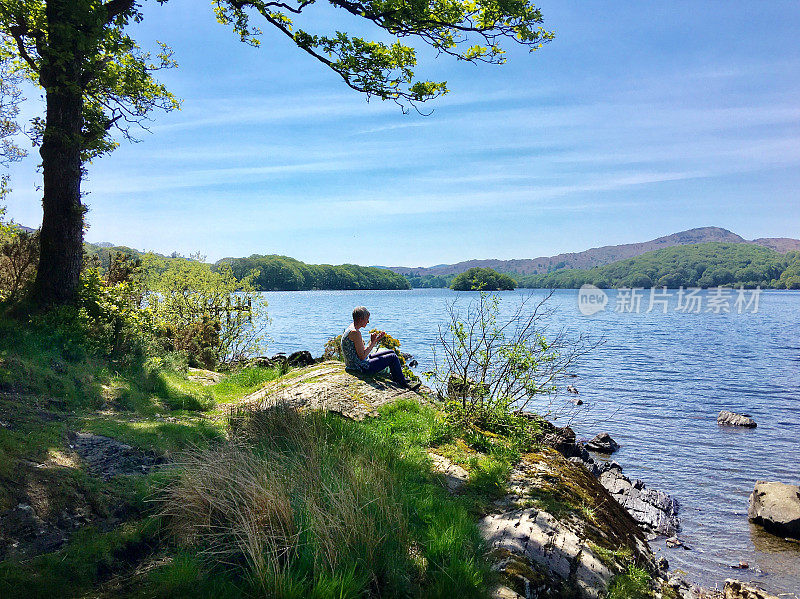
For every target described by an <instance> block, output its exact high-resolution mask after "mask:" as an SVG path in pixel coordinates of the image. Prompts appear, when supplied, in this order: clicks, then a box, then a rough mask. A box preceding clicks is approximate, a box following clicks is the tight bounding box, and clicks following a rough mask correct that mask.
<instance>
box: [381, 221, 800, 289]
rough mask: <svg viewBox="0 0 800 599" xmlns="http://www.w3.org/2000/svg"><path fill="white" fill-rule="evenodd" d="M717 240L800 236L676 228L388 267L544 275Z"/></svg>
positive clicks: (770, 241)
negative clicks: (544, 249) (549, 251)
mask: <svg viewBox="0 0 800 599" xmlns="http://www.w3.org/2000/svg"><path fill="white" fill-rule="evenodd" d="M712 241H720V242H727V243H744V244H751V245H760V246H763V247H767V248H769V249H772V250H775V251H777V252H780V253H783V254H785V253H786V252H789V251H792V250H800V239H794V238H791V237H760V238H758V239H753V240H747V239H745V238H744V237H741V236H740V235H737V234H736V233H734V232H732V231H729V230H728V229H723V228H722V227H697V228H694V229H687V230H686V231H679V232H677V233H672V234H671V235H664V236H662V237H657V238H656V239H651V240H650V241H643V242H638V243H625V244H620V245H605V246H601V247H596V248H590V249H588V250H584V251H582V252H566V253H562V254H556V255H555V256H540V257H538V258H521V259H512V260H500V259H491V258H490V259H482V260H481V259H473V260H465V261H462V262H457V263H455V264H439V265H436V266H428V267H409V266H388V267H386V268H388V269H389V270H391V271H394V272H396V273H399V274H402V275H413V276H420V277H422V276H425V275H432V276H442V275H456V274H460V273H462V272H464V271H466V270H468V269H470V268H473V267H476V266H478V267H481V268H493V269H494V270H496V271H498V272H505V273H512V274H519V275H531V274H544V273H548V272H552V271H554V270H559V269H561V268H591V267H593V266H605V265H606V264H611V263H612V262H617V261H619V260H624V259H626V258H634V257H636V256H640V255H641V254H644V253H647V252H650V251H653V250H658V249H663V248H667V247H674V246H676V245H691V244H695V243H708V242H712Z"/></svg>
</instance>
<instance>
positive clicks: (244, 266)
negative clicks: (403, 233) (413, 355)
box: [216, 254, 411, 291]
mask: <svg viewBox="0 0 800 599" xmlns="http://www.w3.org/2000/svg"><path fill="white" fill-rule="evenodd" d="M222 263H227V264H230V266H231V269H232V270H233V274H234V275H235V276H236V278H238V279H241V278H242V277H245V276H247V274H249V273H250V272H252V271H253V269H258V270H259V275H258V276H257V277H256V278H255V280H254V281H253V285H254V286H255V287H256V289H260V290H261V291H297V290H303V289H411V284H410V283H409V282H408V279H406V278H405V277H404V276H403V275H399V274H397V273H395V272H392V271H391V270H387V269H385V268H375V267H372V266H358V265H356V264H340V265H337V266H334V265H331V264H306V263H305V262H300V261H299V260H295V259H294V258H289V257H287V256H277V255H270V256H261V255H258V254H253V255H252V256H249V257H247V258H223V259H222V260H220V261H219V262H217V264H216V265H217V266H219V265H220V264H222Z"/></svg>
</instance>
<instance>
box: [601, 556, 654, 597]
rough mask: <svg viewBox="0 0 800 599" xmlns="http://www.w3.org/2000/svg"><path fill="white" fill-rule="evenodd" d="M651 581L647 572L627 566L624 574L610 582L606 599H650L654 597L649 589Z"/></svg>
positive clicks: (618, 575) (630, 565) (633, 566)
mask: <svg viewBox="0 0 800 599" xmlns="http://www.w3.org/2000/svg"><path fill="white" fill-rule="evenodd" d="M651 580H652V577H651V576H650V573H649V572H647V570H644V569H643V568H639V567H638V566H635V565H633V564H628V567H627V569H626V570H625V571H624V572H622V573H621V574H617V575H616V576H615V577H614V578H613V579H612V580H611V584H610V585H609V587H608V595H607V599H652V597H653V596H654V595H653V591H652V590H651V589H650V582H651Z"/></svg>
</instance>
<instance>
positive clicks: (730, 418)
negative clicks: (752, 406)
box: [717, 410, 758, 428]
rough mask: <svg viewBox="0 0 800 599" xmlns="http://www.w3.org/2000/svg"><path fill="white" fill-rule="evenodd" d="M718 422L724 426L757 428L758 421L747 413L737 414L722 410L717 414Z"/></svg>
mask: <svg viewBox="0 0 800 599" xmlns="http://www.w3.org/2000/svg"><path fill="white" fill-rule="evenodd" d="M717 424H720V425H722V426H742V427H744V428H756V426H758V425H757V424H756V421H755V420H753V419H752V418H750V416H748V415H747V414H736V413H735V412H728V411H727V410H722V411H721V412H720V413H719V416H717Z"/></svg>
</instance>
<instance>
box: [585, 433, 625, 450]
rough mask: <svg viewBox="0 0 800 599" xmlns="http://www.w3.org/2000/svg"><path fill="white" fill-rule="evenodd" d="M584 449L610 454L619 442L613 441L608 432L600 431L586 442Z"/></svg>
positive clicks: (617, 446) (616, 448)
mask: <svg viewBox="0 0 800 599" xmlns="http://www.w3.org/2000/svg"><path fill="white" fill-rule="evenodd" d="M586 449H588V450H589V451H594V452H597V453H605V454H609V455H610V454H612V453H614V452H615V451H617V450H618V449H619V443H617V442H616V441H614V439H612V438H611V435H609V434H608V433H600V434H599V435H597V436H596V437H595V438H594V439H592V440H591V441H589V442H588V443H587V444H586Z"/></svg>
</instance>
